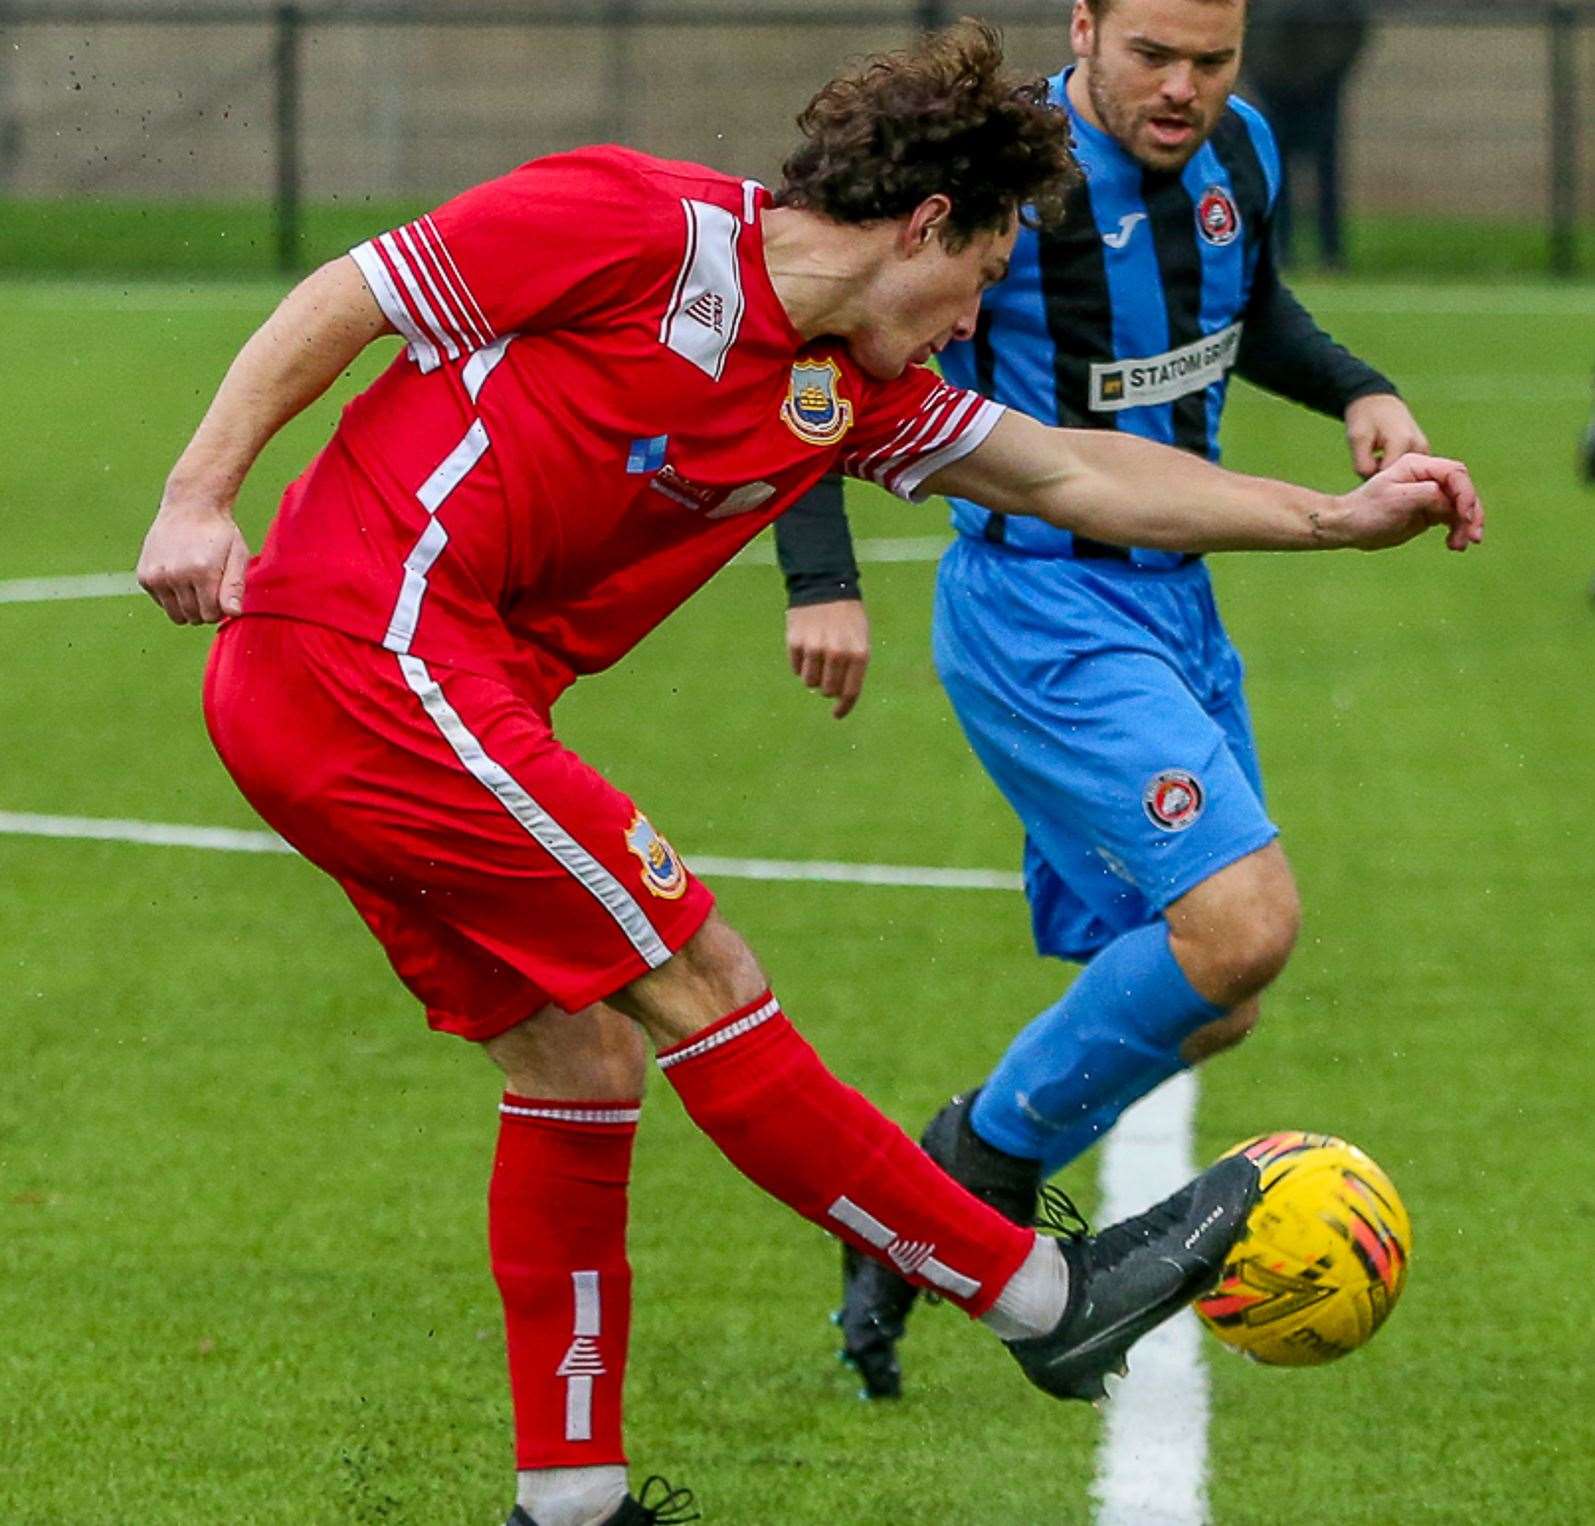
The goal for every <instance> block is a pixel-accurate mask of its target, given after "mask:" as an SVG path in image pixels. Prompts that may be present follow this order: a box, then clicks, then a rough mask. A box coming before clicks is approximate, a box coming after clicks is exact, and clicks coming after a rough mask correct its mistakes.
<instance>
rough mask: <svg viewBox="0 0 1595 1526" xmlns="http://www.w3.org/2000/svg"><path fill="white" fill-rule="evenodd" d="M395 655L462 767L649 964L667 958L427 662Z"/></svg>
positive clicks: (627, 902) (642, 917)
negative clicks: (466, 717)
mask: <svg viewBox="0 0 1595 1526" xmlns="http://www.w3.org/2000/svg"><path fill="white" fill-rule="evenodd" d="M398 660H399V669H400V671H401V672H402V673H403V674H404V681H405V683H406V684H408V685H409V688H410V692H411V693H412V694H414V695H415V697H416V698H417V699H418V700H420V702H421V707H422V709H424V710H425V711H426V713H427V715H428V716H430V717H431V719H432V723H433V725H435V726H436V727H437V729H438V731H439V732H440V733H441V734H442V736H443V739H444V740H445V741H446V742H447V743H448V744H449V747H450V748H451V749H452V750H453V752H454V755H455V757H456V758H458V759H459V761H460V762H461V764H463V765H464V767H465V770H466V772H468V773H469V774H470V775H471V776H472V777H473V778H474V779H475V780H476V781H477V782H478V783H479V784H481V785H482V786H483V788H485V789H486V790H488V791H489V792H490V793H491V794H492V795H493V797H494V798H495V799H496V800H497V801H498V803H499V804H500V805H501V806H503V808H504V809H505V810H506V811H507V812H508V813H509V814H510V815H511V816H512V817H514V819H515V820H516V821H517V822H519V823H520V825H521V826H522V827H523V828H524V829H525V831H526V834H527V835H528V836H529V837H531V838H532V839H533V840H534V841H536V842H537V843H538V844H539V845H540V846H541V847H542V848H543V850H544V851H545V852H546V853H547V854H548V855H549V856H550V857H551V858H553V859H554V861H555V862H556V863H558V864H559V865H560V866H561V867H562V868H563V869H564V870H565V871H566V872H567V873H568V874H570V875H571V876H572V877H573V878H574V879H575V880H576V881H577V882H578V883H579V884H580V885H581V887H582V888H583V889H584V890H585V891H587V893H588V894H589V895H591V896H592V897H593V899H594V900H595V901H597V902H598V903H599V905H601V906H602V907H603V908H604V910H605V911H607V912H608V913H609V915H610V916H611V917H612V918H613V919H614V921H615V924H616V926H617V927H619V928H620V930H621V932H622V933H623V934H624V935H625V937H626V940H627V942H629V943H630V944H631V946H632V947H633V948H634V949H636V950H637V952H638V953H639V954H640V955H641V956H642V957H643V959H644V960H645V961H646V962H647V964H648V967H649V968H650V969H657V968H658V967H659V966H660V965H661V964H663V963H664V962H665V961H666V960H667V959H669V958H670V947H669V945H668V944H667V943H666V942H665V940H664V939H663V938H661V937H660V936H659V933H658V930H657V929H656V928H655V927H654V925H653V923H652V922H650V921H649V920H648V914H647V913H646V912H645V911H644V910H643V909H642V907H641V906H639V905H638V904H637V901H636V899H635V897H633V896H632V894H631V892H630V891H628V890H627V889H626V887H625V886H624V885H622V884H621V883H620V881H619V880H617V879H616V878H615V877H614V875H612V874H611V873H610V872H609V870H608V869H606V868H605V867H604V866H603V865H602V864H601V863H599V861H598V860H597V859H596V858H594V857H593V856H592V854H591V853H589V852H588V851H587V850H586V849H585V848H584V847H582V845H581V844H580V843H579V842H577V841H576V839H575V838H574V837H572V836H571V835H570V833H569V832H567V831H566V830H565V828H564V827H562V826H561V825H560V824H559V823H558V822H557V821H556V820H555V819H554V818H553V817H552V816H550V815H549V813H548V812H547V811H546V810H545V809H544V808H543V807H542V806H541V805H540V804H539V803H538V802H537V801H536V800H535V799H534V798H533V797H532V796H531V795H530V794H529V793H528V792H527V790H526V788H525V787H524V786H523V785H522V784H521V783H520V781H519V780H517V779H516V778H515V777H514V776H513V775H512V774H511V773H510V772H509V770H508V769H506V768H505V767H504V766H503V764H501V763H500V762H498V760H497V759H496V758H493V757H491V756H490V755H489V754H488V752H487V751H486V749H485V748H484V747H483V746H482V744H481V742H480V741H479V740H478V739H477V738H476V736H475V735H474V734H473V733H472V731H471V729H470V728H469V727H468V726H467V725H466V724H465V722H464V721H463V720H462V719H461V718H460V715H459V713H458V712H457V711H456V710H455V708H454V706H453V705H451V704H450V703H449V700H448V696H447V695H445V694H444V692H443V689H442V686H441V685H440V684H439V683H438V682H437V680H436V679H434V678H433V676H432V673H431V670H430V669H429V668H428V667H427V665H426V664H425V663H424V662H422V661H421V659H420V658H419V657H412V656H409V655H407V654H401V655H400V657H399V659H398Z"/></svg>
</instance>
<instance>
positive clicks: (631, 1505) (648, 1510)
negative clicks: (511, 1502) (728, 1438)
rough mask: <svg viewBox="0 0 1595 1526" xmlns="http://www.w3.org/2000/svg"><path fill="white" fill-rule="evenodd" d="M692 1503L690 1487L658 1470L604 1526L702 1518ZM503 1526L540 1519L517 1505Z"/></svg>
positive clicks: (653, 1525) (656, 1525) (662, 1525)
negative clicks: (667, 1479) (679, 1486)
mask: <svg viewBox="0 0 1595 1526" xmlns="http://www.w3.org/2000/svg"><path fill="white" fill-rule="evenodd" d="M656 1486H657V1487H656ZM692 1505H693V1499H692V1490H691V1489H672V1488H671V1487H670V1485H669V1484H668V1483H666V1482H665V1480H664V1479H662V1478H660V1477H659V1475H658V1474H657V1473H656V1474H654V1476H653V1477H652V1478H650V1479H648V1480H647V1481H646V1482H645V1483H644V1484H643V1486H642V1493H641V1494H640V1495H638V1496H637V1497H636V1498H635V1499H634V1498H632V1496H631V1495H629V1494H628V1495H627V1496H626V1497H625V1499H623V1500H622V1501H621V1502H620V1508H619V1509H618V1510H616V1511H615V1513H614V1514H613V1515H611V1516H607V1517H606V1518H605V1520H604V1523H603V1526H679V1523H682V1522H686V1521H701V1520H702V1519H703V1517H702V1516H701V1515H699V1514H698V1512H697V1511H696V1510H694V1509H693V1508H692ZM504 1526H537V1521H536V1520H535V1519H534V1518H533V1517H532V1516H529V1515H528V1514H527V1513H526V1512H525V1511H524V1510H522V1509H521V1507H520V1506H519V1505H517V1506H516V1507H515V1508H514V1509H513V1510H512V1511H510V1518H509V1520H507V1521H506V1522H505V1523H504Z"/></svg>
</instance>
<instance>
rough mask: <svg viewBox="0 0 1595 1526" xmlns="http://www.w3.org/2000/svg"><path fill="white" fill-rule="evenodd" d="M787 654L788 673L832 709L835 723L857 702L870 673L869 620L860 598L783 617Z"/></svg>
mask: <svg viewBox="0 0 1595 1526" xmlns="http://www.w3.org/2000/svg"><path fill="white" fill-rule="evenodd" d="M786 655H787V660H788V661H789V662H790V663H791V664H792V671H793V672H794V673H796V674H797V676H798V677H799V678H801V679H802V680H803V682H804V683H806V684H807V685H808V686H809V688H811V689H818V690H819V691H820V693H821V694H823V695H824V696H825V697H826V698H827V699H834V700H835V701H836V704H835V706H834V708H833V709H832V710H831V714H832V715H833V716H835V717H836V719H837V720H841V719H842V717H843V716H844V715H846V714H847V713H848V711H850V710H851V709H852V708H853V706H854V705H856V704H857V703H858V696H859V693H860V691H861V690H862V689H863V687H864V674H865V672H866V670H867V669H868V668H869V655H870V654H869V616H868V615H867V614H865V613H864V604H863V601H862V600H859V599H833V600H831V601H830V602H829V603H826V604H800V605H798V606H797V607H796V608H795V609H789V610H788V611H787V612H786Z"/></svg>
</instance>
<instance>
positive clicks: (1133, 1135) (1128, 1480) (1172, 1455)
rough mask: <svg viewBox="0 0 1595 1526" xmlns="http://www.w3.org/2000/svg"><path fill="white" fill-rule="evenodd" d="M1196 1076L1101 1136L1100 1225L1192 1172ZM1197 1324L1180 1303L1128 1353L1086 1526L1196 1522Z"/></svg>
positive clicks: (1203, 1439)
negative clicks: (1091, 1518) (1089, 1524)
mask: <svg viewBox="0 0 1595 1526" xmlns="http://www.w3.org/2000/svg"><path fill="white" fill-rule="evenodd" d="M1196 1093H1197V1086H1196V1074H1195V1072H1194V1071H1189V1070H1184V1071H1181V1072H1180V1073H1179V1074H1178V1075H1176V1076H1174V1077H1172V1078H1171V1079H1170V1080H1168V1081H1165V1082H1164V1083H1163V1085H1162V1086H1160V1087H1158V1089H1157V1090H1156V1091H1154V1092H1152V1093H1151V1094H1150V1095H1149V1096H1146V1097H1143V1098H1142V1099H1141V1100H1140V1101H1139V1102H1137V1103H1136V1104H1135V1106H1134V1107H1132V1108H1130V1109H1129V1110H1128V1111H1127V1112H1126V1113H1125V1114H1124V1116H1123V1117H1122V1118H1121V1119H1120V1120H1119V1121H1118V1123H1117V1124H1115V1125H1114V1127H1113V1129H1112V1130H1111V1131H1110V1132H1109V1133H1108V1135H1107V1137H1106V1139H1104V1140H1103V1142H1102V1167H1101V1173H1102V1208H1101V1218H1102V1222H1103V1223H1104V1224H1116V1223H1117V1222H1118V1221H1119V1220H1120V1219H1122V1218H1125V1217H1126V1216H1127V1215H1129V1214H1133V1213H1140V1212H1141V1211H1142V1210H1143V1209H1145V1208H1149V1207H1150V1206H1151V1205H1152V1204H1153V1203H1155V1202H1157V1201H1159V1200H1160V1199H1161V1198H1164V1197H1167V1196H1168V1195H1169V1193H1171V1192H1174V1191H1175V1190H1177V1189H1178V1188H1179V1187H1181V1186H1183V1185H1184V1183H1185V1182H1187V1181H1188V1180H1189V1179H1190V1178H1191V1177H1192V1176H1194V1175H1195V1174H1196V1167H1195V1163H1194V1162H1193V1160H1192V1158H1191V1157H1192V1149H1193V1141H1194V1131H1195V1122H1196ZM1201 1340H1202V1334H1201V1328H1200V1326H1199V1325H1198V1324H1197V1321H1196V1316H1195V1315H1194V1314H1193V1313H1191V1311H1190V1310H1189V1309H1186V1310H1185V1311H1184V1312H1182V1313H1180V1314H1177V1315H1176V1316H1175V1317H1174V1318H1173V1319H1171V1320H1169V1321H1168V1323H1167V1324H1163V1325H1159V1326H1158V1328H1157V1329H1156V1330H1154V1331H1153V1332H1152V1333H1151V1334H1150V1335H1148V1336H1146V1337H1144V1338H1143V1339H1142V1340H1141V1341H1140V1342H1138V1343H1137V1344H1136V1346H1135V1347H1134V1349H1133V1350H1132V1351H1131V1352H1130V1375H1129V1377H1128V1378H1126V1379H1125V1380H1124V1381H1123V1382H1122V1383H1120V1384H1119V1385H1118V1387H1117V1388H1116V1389H1115V1390H1114V1392H1113V1397H1112V1399H1110V1400H1109V1402H1108V1406H1107V1423H1106V1424H1105V1426H1104V1427H1103V1435H1102V1442H1101V1446H1100V1449H1099V1451H1098V1454H1097V1472H1096V1478H1095V1479H1094V1481H1093V1482H1092V1485H1091V1495H1092V1498H1093V1499H1095V1501H1096V1502H1097V1511H1096V1516H1095V1521H1096V1526H1203V1523H1204V1522H1206V1520H1207V1428H1208V1412H1209V1408H1210V1401H1209V1397H1208V1389H1207V1367H1206V1364H1205V1363H1204V1362H1203V1360H1202V1352H1201Z"/></svg>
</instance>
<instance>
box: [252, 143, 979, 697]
mask: <svg viewBox="0 0 1595 1526" xmlns="http://www.w3.org/2000/svg"><path fill="white" fill-rule="evenodd" d="M768 204H769V196H768V193H767V192H766V191H765V190H764V189H763V188H762V187H761V186H759V185H757V184H756V183H754V182H752V181H742V180H736V179H733V178H731V177H729V176H726V175H721V174H718V173H716V172H715V171H713V170H708V169H704V168H702V167H700V166H697V165H690V164H678V163H669V162H665V161H662V160H658V159H653V158H650V157H648V156H646V155H643V154H639V153H635V152H632V151H630V150H626V149H619V148H595V149H586V150H582V151H580V152H577V153H572V154H562V155H557V156H554V157H550V158H547V159H539V160H534V161H533V162H531V163H530V164H526V165H523V166H522V167H521V168H520V169H518V170H515V171H513V172H512V173H510V174H508V175H506V176H504V177H503V178H502V179H499V180H495V181H491V182H489V183H488V184H486V185H482V186H479V187H477V188H476V189H474V190H471V191H467V192H466V193H465V194H464V195H462V196H459V197H457V198H456V199H455V200H453V201H451V202H448V203H447V204H445V205H444V206H442V207H440V208H439V209H438V210H437V211H436V212H434V213H432V214H431V215H429V216H426V217H422V218H420V219H419V220H417V221H416V222H413V223H410V224H408V225H407V226H405V227H402V228H399V229H396V230H394V231H393V232H391V233H385V234H383V235H381V236H380V237H379V238H375V239H372V240H371V241H370V242H368V243H365V244H362V245H360V246H359V247H358V248H357V249H355V250H353V251H352V254H353V257H354V259H355V261H356V262H357V263H358V264H359V266H360V269H361V271H362V273H363V274H364V276H365V279H366V282H367V284H368V285H369V286H370V288H371V291H372V293H373V295H374V296H375V297H376V299H377V301H378V303H379V304H380V305H381V307H382V310H383V312H384V313H385V314H386V315H387V317H388V319H389V321H390V322H391V323H392V324H393V325H394V327H395V328H396V329H397V330H398V331H399V332H400V334H401V335H403V336H404V338H405V339H406V340H407V341H408V344H407V346H406V348H405V350H404V351H403V352H402V353H401V354H400V355H399V356H398V357H397V358H396V359H395V361H394V363H393V364H392V365H391V366H390V367H389V368H388V369H387V371H385V372H384V373H383V375H382V376H381V377H379V378H378V379H377V381H376V382H375V383H373V384H372V386H371V387H369V388H368V389H367V390H366V391H365V392H363V393H362V394H361V395H360V396H359V397H357V398H356V399H355V400H354V401H353V402H352V403H350V405H349V406H348V408H347V409H346V410H345V411H344V414H343V418H342V420H341V421H340V423H339V425H338V428H337V431H336V432H335V434H334V435H333V437H332V440H331V441H330V442H329V444H328V445H327V447H326V448H325V449H324V450H323V451H322V452H321V454H320V455H319V456H317V458H316V459H315V460H314V461H313V462H312V463H311V465H310V467H309V468H308V469H307V470H306V472H305V473H304V474H303V475H302V476H301V477H300V478H299V479H298V480H297V481H296V482H294V483H293V484H292V485H291V486H290V487H289V489H288V491H287V493H286V494H285V495H284V498H283V503H282V508H281V511H280V512H279V514H278V516H277V519H276V521H275V523H274V524H273V526H272V528H271V531H270V534H269V535H268V536H267V539H266V544H265V546H264V548H263V549H262V551H261V554H260V555H259V556H258V557H257V558H256V559H255V561H254V563H253V565H252V566H251V568H250V573H249V580H248V584H247V588H246V593H245V601H244V608H245V612H246V613H248V614H276V615H289V616H293V617H295V618H298V619H303V620H312V621H316V622H319V623H321V624H324V625H329V626H332V627H333V628H335V629H338V630H341V631H345V632H347V633H349V634H351V635H354V636H358V637H362V638H365V639H368V640H371V641H375V642H380V643H381V644H382V645H384V646H385V647H387V648H388V649H389V650H390V651H394V652H408V653H413V654H414V655H415V656H417V657H420V658H423V659H426V660H430V661H437V662H441V663H447V664H452V665H455V666H458V667H461V668H464V669H467V670H469V671H474V672H478V673H488V674H496V673H514V674H516V675H517V676H518V677H520V678H521V679H522V680H523V681H528V680H529V681H531V682H533V683H534V684H535V686H536V688H537V691H538V692H539V693H540V694H542V695H543V697H544V699H545V702H546V703H552V701H553V699H554V698H555V697H556V696H557V694H558V693H559V692H560V691H561V690H562V689H563V688H564V687H565V686H566V685H568V684H569V683H570V681H571V680H572V678H574V677H575V676H576V675H577V674H580V673H590V672H595V671H597V670H598V669H600V668H604V667H607V666H608V665H609V664H611V663H613V662H615V661H616V660H617V659H618V658H619V657H621V656H622V655H624V654H625V653H626V652H627V651H629V650H630V649H631V648H632V647H633V646H634V645H636V643H637V642H638V641H640V640H641V639H642V637H643V636H645V635H646V634H647V633H648V632H649V631H650V630H652V629H653V627H654V626H655V625H657V624H658V623H659V622H660V621H661V620H663V619H664V618H665V616H666V615H668V614H669V613H670V612H671V611H672V610H673V609H675V608H676V606H677V605H679V604H680V603H681V602H682V601H683V600H684V599H686V598H687V597H688V596H689V595H690V594H692V593H693V592H694V591H695V590H696V589H697V588H699V587H700V586H702V584H703V583H705V582H706V581H707V580H708V579H709V577H710V576H711V575H712V574H713V573H714V572H716V571H717V570H718V569H719V568H720V567H722V566H724V564H725V563H726V562H727V561H729V560H730V559H731V557H732V556H734V555H735V554H736V552H737V551H739V550H740V549H741V548H742V547H743V546H744V545H746V544H747V543H748V542H749V541H750V540H752V539H753V537H754V536H755V535H757V534H758V533H759V531H760V530H762V529H763V528H764V527H765V526H766V525H767V524H768V523H769V522H770V521H771V520H772V519H774V518H775V517H776V516H777V515H778V514H779V513H780V512H781V511H782V510H783V509H784V508H786V507H787V506H788V505H789V504H791V503H792V502H793V501H794V500H796V499H797V498H798V497H800V496H801V495H802V494H803V492H804V491H805V490H806V489H808V488H809V487H810V486H812V485H813V483H814V482H815V481H817V480H818V479H819V477H821V476H822V475H823V474H824V473H826V472H827V471H831V470H834V469H837V468H838V467H840V468H841V469H842V470H845V471H847V472H849V473H850V474H852V475H854V476H860V477H868V478H870V479H871V480H873V481H875V482H878V483H880V484H881V485H883V486H885V487H887V488H889V489H890V490H892V491H893V492H896V493H898V494H899V495H901V496H902V497H905V498H909V499H912V498H914V496H915V494H916V491H917V489H918V487H919V484H920V483H921V482H922V481H923V480H924V479H925V478H926V477H928V476H929V475H930V474H931V473H933V472H934V471H936V470H937V469H938V468H940V467H942V466H944V465H946V464H947V463H949V462H951V461H955V460H957V459H958V458H959V457H961V456H963V455H965V454H966V453H967V452H969V451H971V450H973V449H974V448H975V446H977V445H978V444H979V443H980V442H981V441H982V440H983V439H985V438H986V436H987V435H988V434H989V433H990V431H991V429H992V426H993V425H994V424H995V423H996V422H997V419H998V418H999V417H1000V416H1001V413H1002V410H1001V408H1000V407H999V406H998V405H996V404H994V403H991V402H988V401H986V400H985V399H983V398H980V397H979V396H978V395H976V394H974V393H971V392H965V391H961V390H959V389H957V388H954V387H949V386H947V385H946V384H945V383H943V382H942V381H940V380H939V379H938V378H937V377H936V376H935V375H934V373H932V372H931V371H929V370H926V369H924V368H923V367H917V366H916V367H911V368H909V370H908V371H906V372H905V373H904V374H903V375H902V376H900V377H898V378H896V379H895V380H893V381H890V382H880V381H877V380H875V379H873V378H871V377H869V376H868V375H866V374H865V373H864V372H862V371H861V370H860V369H859V368H858V367H857V366H856V365H855V364H854V363H853V362H852V360H851V359H850V358H849V356H848V354H847V350H846V347H845V346H844V345H842V344H841V343H839V342H837V341H834V340H831V341H827V340H821V341H817V342H815V343H812V344H806V343H805V342H804V340H803V338H802V336H801V335H799V334H798V333H797V331H796V330H795V329H793V327H792V325H791V323H790V321H789V320H788V318H787V315H786V312H785V310H784V309H783V308H782V306H781V303H780V301H779V300H778V298H777V297H776V294H775V290H774V288H773V287H772V286H771V284H770V277H769V273H768V271H767V270H766V268H765V264H764V249H763V237H762V229H761V217H762V213H763V209H764V208H765V207H766V206H767V205H768Z"/></svg>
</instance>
